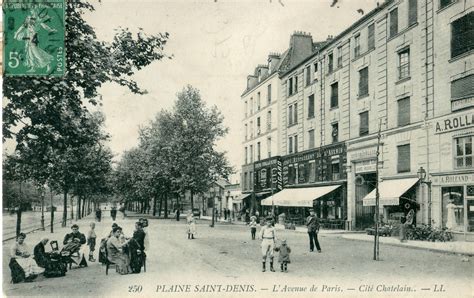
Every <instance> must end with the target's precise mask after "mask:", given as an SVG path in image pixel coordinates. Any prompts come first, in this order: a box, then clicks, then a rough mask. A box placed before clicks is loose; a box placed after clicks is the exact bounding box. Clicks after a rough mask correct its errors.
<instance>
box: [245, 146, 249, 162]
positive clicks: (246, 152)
mask: <svg viewBox="0 0 474 298" xmlns="http://www.w3.org/2000/svg"><path fill="white" fill-rule="evenodd" d="M248 151H249V150H248V148H247V147H245V164H247V163H248V154H249V152H248Z"/></svg>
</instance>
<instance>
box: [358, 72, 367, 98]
mask: <svg viewBox="0 0 474 298" xmlns="http://www.w3.org/2000/svg"><path fill="white" fill-rule="evenodd" d="M368 94H369V68H368V67H364V68H362V69H361V70H360V71H359V97H362V96H366V95H368Z"/></svg>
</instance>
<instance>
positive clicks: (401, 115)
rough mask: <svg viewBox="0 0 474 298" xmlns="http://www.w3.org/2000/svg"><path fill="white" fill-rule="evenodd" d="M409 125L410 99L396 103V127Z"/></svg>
mask: <svg viewBox="0 0 474 298" xmlns="http://www.w3.org/2000/svg"><path fill="white" fill-rule="evenodd" d="M408 124H410V97H405V98H402V99H400V100H399V101H398V126H405V125H408Z"/></svg>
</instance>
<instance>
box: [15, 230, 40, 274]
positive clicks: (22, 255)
mask: <svg viewBox="0 0 474 298" xmlns="http://www.w3.org/2000/svg"><path fill="white" fill-rule="evenodd" d="M25 238H26V235H25V234H24V233H20V234H19V235H18V236H17V238H16V242H15V243H14V244H13V246H12V247H11V249H10V257H11V259H10V265H9V266H10V269H11V272H12V281H13V283H18V282H22V281H32V280H33V279H35V278H36V277H37V276H38V274H40V273H43V272H44V269H43V268H41V267H38V265H37V264H36V262H35V260H34V259H33V257H31V255H30V249H29V247H28V246H27V245H26V244H25Z"/></svg>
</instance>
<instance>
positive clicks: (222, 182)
mask: <svg viewBox="0 0 474 298" xmlns="http://www.w3.org/2000/svg"><path fill="white" fill-rule="evenodd" d="M216 184H217V185H218V186H220V187H222V188H225V187H226V186H227V185H229V184H230V183H229V181H227V180H225V179H222V178H219V179H217V181H216Z"/></svg>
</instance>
